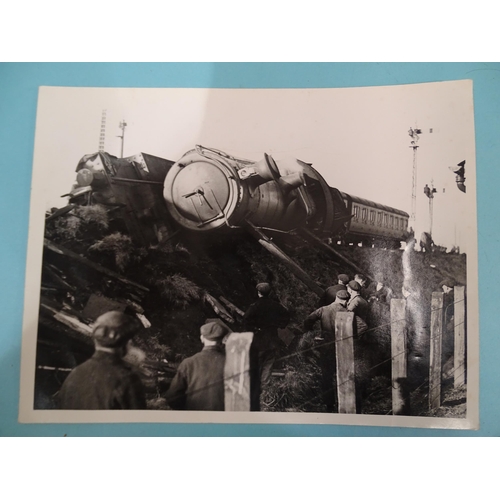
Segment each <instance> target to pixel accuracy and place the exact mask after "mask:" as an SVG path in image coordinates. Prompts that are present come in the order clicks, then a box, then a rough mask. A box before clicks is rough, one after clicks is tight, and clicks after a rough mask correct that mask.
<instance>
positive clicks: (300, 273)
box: [247, 221, 325, 297]
mask: <svg viewBox="0 0 500 500" xmlns="http://www.w3.org/2000/svg"><path fill="white" fill-rule="evenodd" d="M247 229H248V231H249V233H250V234H251V235H252V236H253V237H254V238H256V239H257V241H258V242H259V243H260V244H261V245H262V246H263V247H264V248H265V249H266V250H267V251H268V252H270V253H271V254H272V255H274V256H275V257H278V259H280V260H281V262H282V263H283V264H284V265H285V266H286V267H288V269H290V271H291V272H292V273H293V274H294V275H295V276H296V277H297V278H298V279H299V280H300V281H302V283H304V284H305V285H306V286H308V287H309V288H310V289H311V290H312V291H313V292H314V293H315V294H316V295H317V296H318V297H323V294H324V293H325V291H324V290H323V288H321V287H320V286H319V285H318V284H317V283H316V282H315V281H314V280H313V279H312V278H311V276H309V274H307V273H306V272H305V271H304V270H303V269H302V268H301V267H300V266H299V265H298V264H297V263H296V262H295V261H294V260H293V259H291V258H290V257H289V256H288V255H287V254H286V253H285V252H283V250H281V248H279V247H278V245H276V243H274V242H273V241H272V239H271V238H269V237H268V236H266V235H265V234H264V233H263V232H262V231H261V230H260V229H259V228H258V227H256V226H254V225H253V224H252V223H251V222H249V221H247Z"/></svg>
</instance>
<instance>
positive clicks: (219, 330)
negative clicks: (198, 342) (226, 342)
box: [200, 322, 229, 340]
mask: <svg viewBox="0 0 500 500" xmlns="http://www.w3.org/2000/svg"><path fill="white" fill-rule="evenodd" d="M200 333H201V334H202V335H203V336H204V337H205V338H206V339H207V340H219V339H222V338H223V337H225V336H226V335H227V334H228V333H229V329H228V328H227V327H226V326H224V325H223V324H221V323H215V322H213V323H205V324H204V325H202V326H201V328H200Z"/></svg>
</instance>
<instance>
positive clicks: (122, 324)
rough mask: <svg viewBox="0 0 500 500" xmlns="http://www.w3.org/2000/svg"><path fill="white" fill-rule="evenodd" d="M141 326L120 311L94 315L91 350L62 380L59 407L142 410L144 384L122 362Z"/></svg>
mask: <svg viewBox="0 0 500 500" xmlns="http://www.w3.org/2000/svg"><path fill="white" fill-rule="evenodd" d="M140 329H141V325H140V323H139V321H137V320H136V319H135V318H134V317H131V316H128V315H126V314H124V313H122V312H120V311H109V312H107V313H104V314H102V315H101V316H99V317H98V318H97V320H96V321H95V323H94V326H93V330H92V336H93V339H94V346H95V353H94V355H93V356H92V357H91V358H90V359H89V360H87V361H85V363H83V364H81V365H79V366H77V367H76V368H75V369H74V370H73V371H72V372H71V373H70V374H69V375H68V378H67V379H66V380H65V381H64V383H63V385H62V387H61V390H60V391H59V395H58V399H59V402H60V408H61V409H63V410H132V409H145V408H146V399H145V394H144V387H143V385H142V383H141V381H140V379H139V377H138V375H137V374H136V373H134V372H133V370H132V368H131V367H130V366H129V365H127V364H126V363H125V362H124V361H123V357H124V356H125V355H126V353H127V346H128V344H129V341H130V340H131V339H132V338H133V337H134V336H135V334H136V333H137V332H138V331H139V330H140Z"/></svg>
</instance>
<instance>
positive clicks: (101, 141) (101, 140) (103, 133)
mask: <svg viewBox="0 0 500 500" xmlns="http://www.w3.org/2000/svg"><path fill="white" fill-rule="evenodd" d="M106 112H107V110H105V109H103V110H102V117H101V133H100V135H99V153H104V140H105V139H106Z"/></svg>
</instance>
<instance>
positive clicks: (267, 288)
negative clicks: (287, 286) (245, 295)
mask: <svg viewBox="0 0 500 500" xmlns="http://www.w3.org/2000/svg"><path fill="white" fill-rule="evenodd" d="M255 288H256V289H257V291H258V292H260V293H261V294H262V295H264V297H266V296H267V295H269V294H270V293H271V285H270V284H269V283H259V284H258V285H257V286H256V287H255Z"/></svg>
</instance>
